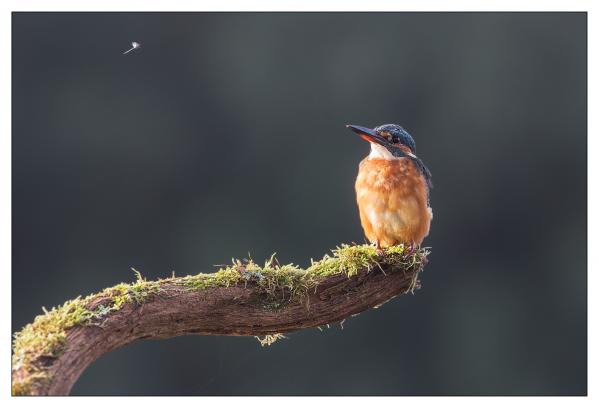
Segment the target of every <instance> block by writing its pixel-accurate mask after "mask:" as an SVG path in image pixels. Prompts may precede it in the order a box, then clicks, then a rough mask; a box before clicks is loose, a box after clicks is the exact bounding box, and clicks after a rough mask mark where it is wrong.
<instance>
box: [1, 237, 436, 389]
mask: <svg viewBox="0 0 599 408" xmlns="http://www.w3.org/2000/svg"><path fill="white" fill-rule="evenodd" d="M362 247H366V246H362ZM344 248H346V249H347V248H360V247H344ZM370 248H371V247H368V251H370V250H371V249H370ZM338 251H341V249H338ZM338 251H337V253H336V255H337V258H327V257H325V259H323V260H322V261H319V262H320V263H326V262H329V261H336V260H337V259H338V256H339V254H338ZM402 251H403V247H402ZM369 254H371V253H370V252H369ZM427 254H428V252H427V251H426V250H419V251H417V252H415V253H413V254H405V255H404V254H402V255H401V257H392V256H382V257H380V258H377V256H372V257H371V258H368V263H365V262H363V260H361V265H358V266H357V267H356V268H355V270H354V271H353V273H351V276H348V269H347V265H344V264H343V263H339V262H338V263H337V264H335V263H334V262H329V263H330V264H331V265H334V266H337V267H338V268H339V270H334V271H330V273H323V272H322V270H318V271H310V268H309V269H308V271H301V272H298V271H299V269H295V270H293V268H295V267H292V266H290V265H287V266H284V267H282V266H279V265H278V264H277V265H273V264H272V263H271V264H269V263H267V265H266V266H265V268H260V269H259V270H258V269H252V266H255V264H253V263H250V264H241V263H238V264H236V265H234V266H233V267H229V268H228V269H226V270H224V271H223V270H221V271H220V272H219V273H221V274H225V273H231V274H232V276H233V275H235V274H236V277H234V278H235V279H236V280H235V279H233V281H232V282H233V283H232V284H231V282H230V281H227V282H226V283H223V282H220V284H219V285H215V286H211V285H200V286H202V287H201V289H197V285H194V284H193V282H198V281H197V280H196V281H193V280H192V279H194V277H186V278H170V279H163V280H161V281H157V282H147V281H145V280H143V279H142V278H141V276H139V277H138V282H137V285H139V288H142V287H143V288H144V290H145V291H138V292H135V290H134V288H135V286H134V285H135V284H133V285H131V286H128V288H127V290H126V291H124V290H122V289H117V290H115V288H118V286H117V287H113V288H109V289H107V290H105V291H103V292H101V293H100V294H97V295H93V296H91V297H88V298H86V299H83V301H84V303H85V308H84V309H82V310H84V311H85V312H87V313H88V314H87V315H85V318H84V319H83V320H82V321H84V323H80V322H78V323H76V324H73V325H72V327H68V328H67V329H65V331H64V333H65V338H64V341H62V342H61V347H60V348H59V351H58V352H53V353H46V352H43V353H37V355H34V356H32V358H30V359H29V360H28V364H24V363H22V361H21V363H20V365H19V363H15V362H14V359H15V357H18V358H20V359H21V360H23V359H25V360H27V357H31V356H29V355H27V354H26V353H25V352H20V351H19V350H17V348H18V347H17V345H16V344H17V342H18V336H19V334H17V340H16V341H15V356H14V357H13V375H12V379H13V394H28V395H66V394H68V393H69V392H70V390H71V387H72V386H73V384H74V383H75V382H76V381H77V379H78V378H79V376H80V375H81V373H82V372H83V371H84V370H85V369H86V367H87V366H88V365H89V364H91V363H92V362H93V361H94V360H96V359H97V358H99V357H100V356H102V355H103V354H105V353H108V352H110V351H112V350H114V349H116V348H118V347H121V346H124V345H126V344H129V343H131V342H134V341H136V340H141V339H161V338H170V337H176V336H182V335H190V334H195V335H228V336H264V335H274V334H279V333H287V332H292V331H296V330H299V329H303V328H308V327H317V326H320V325H326V324H329V323H333V322H338V321H342V320H343V319H345V318H347V317H350V316H353V315H356V314H358V313H360V312H363V311H364V310H367V309H369V308H372V307H377V306H378V305H381V304H382V303H385V302H386V301H388V300H390V299H391V298H393V297H395V296H397V295H400V294H404V293H407V292H410V291H413V290H414V289H416V288H418V287H419V283H418V274H419V272H420V271H421V270H422V268H423V266H424V264H425V263H426V255H427ZM271 261H272V260H271ZM318 265H319V263H318V262H317V263H315V264H313V267H314V266H318ZM323 265H324V264H322V265H320V266H323ZM331 265H329V266H331ZM354 266H355V265H354ZM266 267H269V268H270V269H267V268H266ZM285 268H288V269H285ZM290 268H291V269H290ZM311 268H312V267H311ZM269 271H270V272H269ZM281 271H283V272H281ZM298 273H299V275H298ZM274 274H279V275H277V277H276V280H273V279H272V276H274ZM288 274H290V275H288ZM293 274H296V275H297V276H296V275H293ZM310 274H312V275H313V276H310ZM203 276H209V275H203ZM211 276H215V275H211ZM223 276H224V275H223ZM265 276H266V277H265ZM281 276H282V277H283V278H285V279H288V278H289V276H294V279H295V280H291V281H290V282H291V283H290V284H289V282H288V281H285V282H286V284H284V285H278V286H277V285H274V286H273V282H275V283H276V282H279V283H280V282H281V280H280V278H281ZM306 277H310V280H309V281H308V280H306ZM186 279H187V280H186ZM265 279H270V281H265ZM201 281H202V282H204V281H206V280H205V279H204V280H201ZM206 282H207V281H206ZM306 282H311V284H306ZM298 283H302V284H303V286H301V285H298ZM229 284H230V285H229ZM225 285H229V286H225ZM194 286H195V287H194ZM298 286H299V289H301V290H298ZM125 292H126V293H127V296H129V297H128V298H125V300H126V299H129V300H135V296H136V295H141V297H140V298H139V299H137V300H138V301H124V302H121V304H119V301H120V298H118V296H117V297H115V293H116V294H119V293H120V294H123V293H125ZM115 305H117V306H118V307H115ZM65 307H70V304H65V306H63V308H65ZM71 309H73V308H71ZM75 309H77V308H75ZM77 310H79V309H77ZM55 311H56V313H58V312H59V311H60V309H58V310H56V309H53V310H52V311H51V312H47V313H46V315H48V314H51V313H55ZM69 313H72V311H69ZM73 313H74V312H73ZM36 323H38V321H37V319H36V322H34V323H33V325H35V324H36ZM38 326H39V325H38ZM26 329H27V327H26V328H25V329H24V330H23V332H21V334H20V335H21V336H24V335H23V334H22V333H24V332H25V330H26ZM36 330H38V331H39V330H40V329H39V328H38V329H36ZM33 349H34V348H33V347H30V348H29V349H28V351H27V353H32V351H30V350H33ZM19 353H20V354H19Z"/></svg>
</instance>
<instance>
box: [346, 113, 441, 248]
mask: <svg viewBox="0 0 599 408" xmlns="http://www.w3.org/2000/svg"><path fill="white" fill-rule="evenodd" d="M346 126H347V128H349V129H350V130H352V131H353V132H355V133H357V134H358V136H360V137H361V138H362V139H364V140H366V141H367V142H369V143H370V154H369V155H368V156H367V157H366V158H364V159H363V160H362V161H361V162H360V165H359V170H358V176H357V178H356V184H355V189H356V199H357V202H358V209H359V212H360V222H361V224H362V228H363V229H364V233H365V235H366V238H367V239H368V240H369V241H370V242H371V243H372V244H374V246H375V247H376V249H377V252H378V253H379V254H380V255H382V254H383V253H384V248H387V247H390V246H394V245H399V244H404V245H406V246H407V245H408V244H409V248H410V253H411V252H412V251H413V250H414V248H415V246H417V247H420V245H421V244H422V241H423V240H424V238H425V237H426V236H427V235H428V233H429V230H430V224H431V220H432V218H433V211H432V209H431V207H430V199H429V192H430V189H431V188H432V187H433V184H432V175H431V172H430V171H429V170H428V168H427V167H426V166H425V165H424V163H423V162H422V160H421V159H420V158H418V157H417V156H416V142H415V141H414V139H413V138H412V136H411V135H410V134H409V133H408V132H407V131H406V130H405V129H404V128H403V127H401V126H400V125H395V124H386V125H380V126H377V127H375V128H373V129H370V128H367V127H364V126H357V125H346Z"/></svg>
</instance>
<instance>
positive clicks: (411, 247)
mask: <svg viewBox="0 0 599 408" xmlns="http://www.w3.org/2000/svg"><path fill="white" fill-rule="evenodd" d="M415 249H416V245H414V241H411V242H410V246H409V247H408V255H412V254H413V253H414V250H415Z"/></svg>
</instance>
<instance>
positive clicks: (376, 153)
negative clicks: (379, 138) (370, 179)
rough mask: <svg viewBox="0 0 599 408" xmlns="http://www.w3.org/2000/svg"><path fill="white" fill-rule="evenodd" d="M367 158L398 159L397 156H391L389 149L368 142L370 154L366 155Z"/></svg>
mask: <svg viewBox="0 0 599 408" xmlns="http://www.w3.org/2000/svg"><path fill="white" fill-rule="evenodd" d="M368 158H369V159H383V160H399V157H395V156H393V155H392V154H391V152H390V151H389V150H387V149H386V148H385V147H383V146H381V145H379V144H376V143H370V154H369V155H368Z"/></svg>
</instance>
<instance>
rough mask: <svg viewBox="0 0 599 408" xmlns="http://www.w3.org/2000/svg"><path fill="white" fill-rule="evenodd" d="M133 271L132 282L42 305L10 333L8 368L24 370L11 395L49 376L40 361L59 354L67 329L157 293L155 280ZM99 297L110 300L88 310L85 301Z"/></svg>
mask: <svg viewBox="0 0 599 408" xmlns="http://www.w3.org/2000/svg"><path fill="white" fill-rule="evenodd" d="M135 272H136V275H137V281H136V282H134V283H131V284H126V283H120V284H118V285H116V286H113V287H111V288H107V289H104V290H103V291H102V292H100V293H97V294H93V295H90V296H87V297H86V298H83V299H82V298H81V296H79V297H77V298H76V299H74V300H70V301H67V302H65V304H63V305H62V306H58V307H53V308H52V309H51V310H50V311H48V310H46V309H45V308H43V311H44V314H43V315H39V316H37V317H36V318H35V319H34V321H33V323H30V324H28V325H26V326H25V327H23V329H22V330H21V331H19V332H17V333H15V334H14V341H13V356H12V368H13V371H18V370H22V371H24V372H26V373H27V375H26V376H25V377H23V380H19V381H13V394H14V395H22V394H23V393H28V392H27V390H30V389H31V386H32V384H34V383H40V382H43V381H49V380H50V378H49V377H48V375H47V373H46V372H45V370H44V365H43V362H44V361H49V360H51V359H54V358H56V357H58V356H59V355H60V353H61V351H62V350H63V348H64V346H65V341H66V337H67V330H68V329H70V328H72V327H74V326H77V325H86V324H92V323H94V322H95V321H96V320H98V319H102V318H104V317H105V316H106V315H107V314H109V313H110V312H112V311H115V310H119V309H120V308H121V307H122V306H123V305H124V304H126V303H136V304H141V303H143V301H144V300H145V299H146V298H147V297H148V296H149V295H150V294H153V293H158V291H159V290H160V285H159V283H158V282H148V281H146V280H145V279H144V278H142V277H141V274H139V272H137V271H135ZM99 298H108V299H109V300H110V304H109V305H108V306H107V305H103V304H101V305H99V306H98V307H97V308H96V309H94V310H90V309H89V308H88V305H89V304H90V303H91V302H92V301H94V300H96V299H99Z"/></svg>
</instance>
